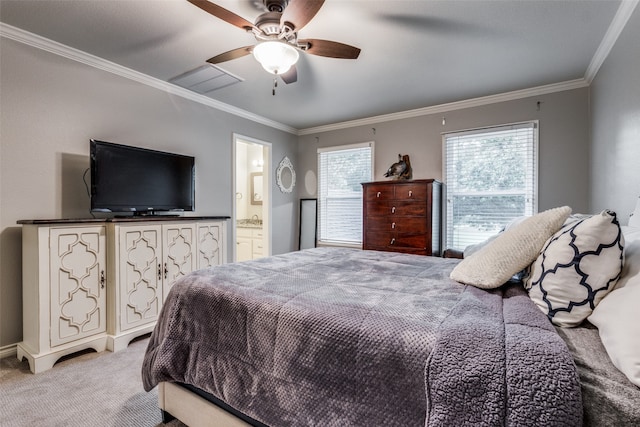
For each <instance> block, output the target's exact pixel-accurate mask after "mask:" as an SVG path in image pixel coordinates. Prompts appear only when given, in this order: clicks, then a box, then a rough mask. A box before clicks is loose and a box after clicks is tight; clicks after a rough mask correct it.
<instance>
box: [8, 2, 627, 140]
mask: <svg viewBox="0 0 640 427" xmlns="http://www.w3.org/2000/svg"><path fill="white" fill-rule="evenodd" d="M256 2H257V3H258V5H259V4H260V3H261V2H260V1H259V0H253V1H248V0H245V1H240V0H236V1H231V0H221V1H216V3H217V4H219V5H221V6H223V7H225V8H227V9H229V10H231V11H233V12H235V13H236V14H238V15H240V16H242V17H244V18H246V19H247V20H249V21H252V22H253V21H254V19H255V18H256V17H257V16H258V15H259V14H260V13H261V12H262V10H261V9H260V8H259V6H258V5H256ZM619 6H620V1H618V0H508V1H507V0H500V1H489V0H469V1H463V0H443V1H436V0H413V1H402V0H386V1H372V0H327V1H326V2H325V4H324V5H323V6H322V8H321V9H320V11H319V12H318V14H317V15H316V16H315V18H314V19H313V20H312V21H311V22H310V23H309V24H308V25H307V26H306V27H304V28H303V29H302V30H301V31H300V32H299V36H300V37H301V38H319V39H327V40H334V41H339V42H342V43H347V44H350V45H353V46H357V47H359V48H361V49H362V52H361V54H360V57H359V58H358V59H357V60H343V59H333V58H324V57H318V56H313V55H308V54H302V55H301V59H300V61H299V62H298V65H297V67H298V81H297V82H296V83H293V84H289V85H285V84H284V83H282V82H280V83H279V85H278V89H277V92H276V95H275V96H273V95H272V92H271V90H272V85H273V76H272V75H270V74H268V73H267V72H266V71H264V70H263V69H262V67H261V66H260V65H259V64H258V63H257V62H256V61H255V59H253V57H252V56H245V57H243V58H240V59H236V60H233V61H229V62H225V63H223V64H220V65H221V67H222V68H223V69H225V70H226V71H228V72H230V73H232V74H235V75H237V76H239V77H240V78H242V79H243V80H244V81H242V82H241V83H237V84H234V85H231V86H228V87H225V88H222V89H219V90H216V91H214V92H212V93H211V94H210V95H209V96H210V97H211V98H214V99H215V100H218V101H221V102H223V103H226V104H229V105H231V106H234V107H237V108H240V109H242V110H246V111H248V112H250V113H253V114H257V115H259V116H262V117H265V118H268V119H270V120H274V121H276V122H279V123H282V124H284V125H287V126H290V127H293V128H296V129H308V128H312V127H317V126H323V125H327V124H333V123H340V122H344V121H349V120H356V119H361V118H366V117H372V116H378V115H383V114H390V113H395V112H401V111H406V110H412V109H417V108H424V107H429V106H434V105H440V104H444V103H450V102H455V101H461V100H466V99H472V98H477V97H482V96H488V95H494V94H499V93H504V92H510V91H515V90H521V89H527V88H532V87H536V86H542V85H548V84H553V83H558V82H566V81H571V80H574V79H581V78H583V77H585V73H586V72H587V69H588V67H589V65H590V63H591V62H592V60H593V58H594V55H595V54H596V51H597V49H598V47H599V45H600V43H601V42H602V40H603V38H604V36H605V33H606V32H607V29H608V28H609V26H610V25H611V22H612V20H613V17H614V15H615V14H616V11H617V9H618V7H619ZM0 21H2V22H4V23H6V24H9V25H11V26H14V27H18V28H20V29H23V30H26V31H28V32H31V33H35V34H37V35H40V36H43V37H45V38H48V39H51V40H54V41H57V42H59V43H62V44H64V45H67V46H70V47H73V48H76V49H79V50H81V51H84V52H87V53H90V54H93V55H96V56H98V57H101V58H104V59H107V60H109V61H112V62H114V63H116V64H119V65H122V66H124V67H127V68H130V69H133V70H136V71H139V72H141V73H144V74H147V75H149V76H152V77H155V78H157V79H160V80H163V81H168V80H170V79H171V78H173V77H175V76H177V75H179V74H182V73H184V72H186V71H189V70H192V69H194V68H197V67H199V66H202V65H203V64H205V61H206V60H207V59H208V58H210V57H212V56H214V55H216V54H219V53H222V52H225V51H227V50H231V49H234V48H238V47H242V46H247V45H251V44H254V43H255V39H254V37H253V36H252V35H251V34H248V33H245V32H244V31H243V30H241V29H239V28H237V27H234V26H232V25H230V24H228V23H226V22H223V21H221V20H219V19H217V18H215V17H213V16H211V15H209V14H207V13H206V12H204V11H202V10H201V9H199V8H197V7H195V6H193V5H192V4H190V3H188V2H187V1H186V0H47V1H37V0H0Z"/></svg>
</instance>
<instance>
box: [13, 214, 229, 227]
mask: <svg viewBox="0 0 640 427" xmlns="http://www.w3.org/2000/svg"><path fill="white" fill-rule="evenodd" d="M230 218H231V217H229V216H179V215H166V216H163V215H149V216H122V217H113V218H75V219H74V218H59V219H21V220H20V221H17V223H18V224H36V225H40V224H92V223H101V222H150V221H206V220H227V219H230Z"/></svg>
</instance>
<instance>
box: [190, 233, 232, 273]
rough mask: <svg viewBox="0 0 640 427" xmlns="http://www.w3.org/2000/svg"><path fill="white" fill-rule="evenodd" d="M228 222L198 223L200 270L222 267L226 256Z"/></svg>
mask: <svg viewBox="0 0 640 427" xmlns="http://www.w3.org/2000/svg"><path fill="white" fill-rule="evenodd" d="M225 226H226V222H224V221H218V222H203V223H198V242H197V243H198V256H197V258H198V260H197V261H198V268H199V269H200V268H207V267H212V266H214V265H220V264H222V263H223V262H224V261H223V255H224V238H223V236H224V227H225Z"/></svg>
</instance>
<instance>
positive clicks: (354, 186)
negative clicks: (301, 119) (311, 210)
mask: <svg viewBox="0 0 640 427" xmlns="http://www.w3.org/2000/svg"><path fill="white" fill-rule="evenodd" d="M372 177H373V142H366V143H362V144H352V145H345V146H340V147H328V148H319V149H318V241H319V242H324V243H338V244H360V243H362V185H361V184H362V183H363V182H368V181H371V179H372Z"/></svg>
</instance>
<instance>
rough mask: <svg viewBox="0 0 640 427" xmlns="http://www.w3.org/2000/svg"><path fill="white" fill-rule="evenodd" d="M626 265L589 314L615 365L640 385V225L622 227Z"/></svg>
mask: <svg viewBox="0 0 640 427" xmlns="http://www.w3.org/2000/svg"><path fill="white" fill-rule="evenodd" d="M621 228H622V234H623V235H624V239H625V247H624V267H623V268H622V276H621V277H620V279H619V280H618V283H617V284H616V288H615V290H613V291H612V292H611V293H610V294H608V295H607V297H606V298H604V299H603V300H602V301H600V304H598V305H597V306H596V308H595V309H594V310H593V313H592V314H591V316H589V318H588V320H589V322H591V323H593V324H594V325H595V326H597V327H598V332H599V333H600V339H601V340H602V344H603V345H604V348H605V349H606V350H607V353H608V354H609V357H610V358H611V361H612V362H613V364H614V366H615V367H616V368H618V369H619V370H620V371H622V373H623V374H625V375H626V376H627V378H629V380H630V381H631V382H632V383H634V384H635V385H637V386H638V387H640V338H639V337H640V310H638V303H639V302H640V228H634V227H621Z"/></svg>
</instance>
